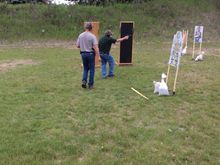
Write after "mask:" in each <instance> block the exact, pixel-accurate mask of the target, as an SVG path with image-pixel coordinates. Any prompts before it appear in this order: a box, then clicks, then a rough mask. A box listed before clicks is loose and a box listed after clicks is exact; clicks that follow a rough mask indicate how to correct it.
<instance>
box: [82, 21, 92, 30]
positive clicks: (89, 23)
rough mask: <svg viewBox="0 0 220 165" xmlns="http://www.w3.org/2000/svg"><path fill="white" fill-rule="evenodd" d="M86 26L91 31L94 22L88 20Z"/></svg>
mask: <svg viewBox="0 0 220 165" xmlns="http://www.w3.org/2000/svg"><path fill="white" fill-rule="evenodd" d="M84 28H85V29H87V30H89V31H90V30H92V23H91V22H86V23H85V25H84Z"/></svg>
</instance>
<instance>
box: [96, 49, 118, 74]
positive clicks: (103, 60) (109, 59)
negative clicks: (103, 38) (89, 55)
mask: <svg viewBox="0 0 220 165" xmlns="http://www.w3.org/2000/svg"><path fill="white" fill-rule="evenodd" d="M100 57H101V63H102V77H103V78H105V77H106V74H107V73H106V72H107V71H106V64H107V63H108V64H109V72H108V76H112V75H114V65H115V61H114V58H113V57H112V55H111V54H106V53H100Z"/></svg>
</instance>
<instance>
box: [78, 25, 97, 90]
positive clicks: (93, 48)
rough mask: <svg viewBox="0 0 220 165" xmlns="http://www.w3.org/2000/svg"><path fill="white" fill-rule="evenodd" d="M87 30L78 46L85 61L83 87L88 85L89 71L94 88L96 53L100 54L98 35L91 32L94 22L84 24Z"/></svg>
mask: <svg viewBox="0 0 220 165" xmlns="http://www.w3.org/2000/svg"><path fill="white" fill-rule="evenodd" d="M84 29H85V31H84V32H83V33H81V34H80V35H79V37H78V39H77V42H76V46H77V47H78V48H80V54H81V57H82V63H83V74H82V88H86V87H87V77H88V73H89V82H88V85H89V89H93V85H94V76H95V55H96V54H97V55H98V56H99V48H98V41H97V39H96V36H95V35H94V34H92V33H91V30H92V23H91V22H87V23H85V25H84Z"/></svg>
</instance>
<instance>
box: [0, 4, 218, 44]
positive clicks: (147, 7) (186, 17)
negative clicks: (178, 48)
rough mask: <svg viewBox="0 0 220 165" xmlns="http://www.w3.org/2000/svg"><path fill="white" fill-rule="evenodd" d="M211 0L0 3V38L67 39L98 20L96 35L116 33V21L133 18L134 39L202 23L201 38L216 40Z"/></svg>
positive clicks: (215, 12)
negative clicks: (99, 4)
mask: <svg viewBox="0 0 220 165" xmlns="http://www.w3.org/2000/svg"><path fill="white" fill-rule="evenodd" d="M215 1H216V0H178V1H177V0H153V1H148V2H146V3H141V4H114V5H109V6H106V7H101V6H99V7H98V6H81V5H75V6H69V7H64V6H53V5H43V4H36V5H33V4H24V5H9V4H8V5H6V4H3V3H0V18H1V19H0V40H1V41H10V42H14V41H21V40H37V41H38V40H50V39H56V40H71V39H73V38H76V37H77V36H78V34H79V32H81V31H82V29H83V27H82V25H83V22H85V21H99V22H100V34H102V33H103V32H104V31H105V30H106V29H107V28H110V29H112V31H113V32H114V34H115V35H116V36H119V26H120V21H134V22H135V30H134V31H135V39H136V40H141V39H144V40H146V38H147V39H149V40H151V39H154V38H156V39H157V40H158V39H160V40H164V39H165V40H166V39H167V38H168V37H170V36H172V35H173V34H174V33H176V31H177V30H183V29H188V30H189V31H190V32H192V33H190V34H193V30H194V29H193V28H194V26H195V25H203V26H204V27H205V36H204V38H205V40H206V41H210V40H211V41H213V40H215V41H218V40H219V37H220V33H219V31H220V26H219V17H220V10H219V8H218V5H216V4H215V3H214V2H215ZM216 3H217V1H216ZM190 38H192V36H190Z"/></svg>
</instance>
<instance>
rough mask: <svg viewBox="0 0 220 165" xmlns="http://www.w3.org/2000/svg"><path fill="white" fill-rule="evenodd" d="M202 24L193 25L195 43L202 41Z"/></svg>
mask: <svg viewBox="0 0 220 165" xmlns="http://www.w3.org/2000/svg"><path fill="white" fill-rule="evenodd" d="M203 29H204V28H203V26H195V30H194V42H195V43H202V39H203Z"/></svg>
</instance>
